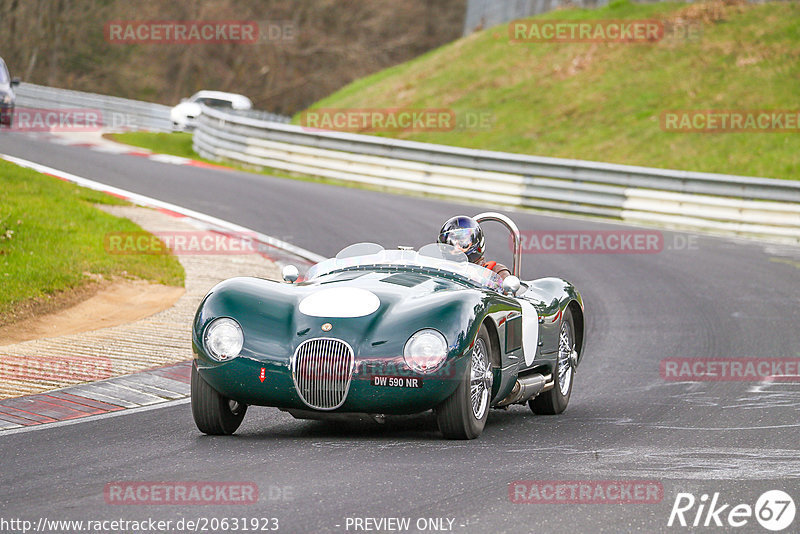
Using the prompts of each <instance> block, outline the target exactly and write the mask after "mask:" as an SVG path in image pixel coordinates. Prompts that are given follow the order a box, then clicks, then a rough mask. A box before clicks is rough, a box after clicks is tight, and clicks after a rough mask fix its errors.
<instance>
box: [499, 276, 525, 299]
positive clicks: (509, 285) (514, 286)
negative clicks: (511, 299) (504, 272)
mask: <svg viewBox="0 0 800 534" xmlns="http://www.w3.org/2000/svg"><path fill="white" fill-rule="evenodd" d="M520 285H521V284H520V281H519V278H517V277H516V276H514V275H513V274H510V275H508V276H506V277H505V279H504V280H503V294H504V295H511V296H514V295H516V294H517V291H519V288H520Z"/></svg>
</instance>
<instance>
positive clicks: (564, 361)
mask: <svg viewBox="0 0 800 534" xmlns="http://www.w3.org/2000/svg"><path fill="white" fill-rule="evenodd" d="M574 350H575V341H574V339H573V336H572V328H571V326H570V324H569V323H568V322H566V321H564V322H563V323H561V334H560V335H559V341H558V387H559V389H560V390H561V394H562V395H566V394H567V393H568V392H569V388H570V387H571V386H572V351H574Z"/></svg>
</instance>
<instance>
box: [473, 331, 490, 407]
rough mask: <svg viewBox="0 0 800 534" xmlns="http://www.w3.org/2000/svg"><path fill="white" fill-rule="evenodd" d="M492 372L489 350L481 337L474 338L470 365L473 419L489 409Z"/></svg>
mask: <svg viewBox="0 0 800 534" xmlns="http://www.w3.org/2000/svg"><path fill="white" fill-rule="evenodd" d="M493 379H494V374H493V373H492V368H491V365H490V363H489V350H488V348H487V347H486V344H485V343H484V341H483V340H482V339H481V338H478V339H477V340H475V347H473V349H472V367H471V369H470V381H469V390H470V401H471V404H472V415H474V416H475V419H482V418H483V416H484V415H486V410H488V409H489V400H490V396H491V393H492V381H493Z"/></svg>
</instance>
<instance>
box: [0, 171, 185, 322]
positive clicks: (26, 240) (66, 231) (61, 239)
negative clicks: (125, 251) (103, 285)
mask: <svg viewBox="0 0 800 534" xmlns="http://www.w3.org/2000/svg"><path fill="white" fill-rule="evenodd" d="M93 204H112V205H114V204H117V205H119V204H126V202H124V201H122V200H120V199H117V198H115V197H112V196H109V195H106V194H104V193H100V192H97V191H92V190H89V189H85V188H82V187H78V186H76V185H73V184H70V183H67V182H63V181H61V180H58V179H56V178H53V177H50V176H46V175H43V174H40V173H37V172H35V171H33V170H30V169H25V168H22V167H18V166H16V165H14V164H12V163H8V162H5V161H0V287H1V288H2V290H0V324H5V323H9V322H12V321H13V320H14V318H15V311H17V310H18V309H21V308H22V307H30V305H31V302H32V301H37V300H41V301H46V300H48V299H52V298H53V297H56V296H58V295H59V294H62V293H64V292H68V291H70V290H73V291H74V290H80V288H81V287H83V286H85V285H87V283H89V282H91V281H92V280H93V279H96V278H98V277H102V278H105V279H110V278H112V277H115V276H120V277H127V278H140V279H144V280H150V281H154V282H158V283H161V284H166V285H174V286H182V285H183V281H184V271H183V267H182V266H181V264H180V263H179V262H178V259H177V258H176V257H175V256H173V255H171V254H170V255H145V254H132V255H115V254H109V253H107V252H106V250H105V244H104V238H105V236H106V234H108V233H109V232H141V231H142V229H141V228H140V227H139V226H138V225H137V224H134V223H133V222H131V221H129V220H127V219H123V218H119V217H114V216H112V215H110V214H107V213H105V212H103V211H101V210H99V209H98V208H96V207H94V206H93Z"/></svg>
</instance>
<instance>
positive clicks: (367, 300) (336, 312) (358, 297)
mask: <svg viewBox="0 0 800 534" xmlns="http://www.w3.org/2000/svg"><path fill="white" fill-rule="evenodd" d="M380 305H381V301H380V299H379V298H378V296H377V295H376V294H375V293H372V292H370V291H367V290H366V289H360V288H357V287H331V288H328V289H322V290H320V291H317V292H316V293H312V294H311V295H309V296H307V297H306V298H304V299H303V300H302V301H300V307H299V310H300V313H302V314H303V315H310V316H311V317H364V316H365V315H369V314H371V313H374V312H375V311H376V310H377V309H378V308H379V307H380Z"/></svg>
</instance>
